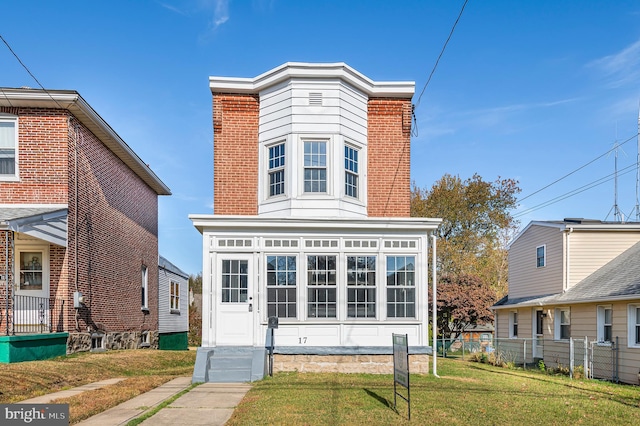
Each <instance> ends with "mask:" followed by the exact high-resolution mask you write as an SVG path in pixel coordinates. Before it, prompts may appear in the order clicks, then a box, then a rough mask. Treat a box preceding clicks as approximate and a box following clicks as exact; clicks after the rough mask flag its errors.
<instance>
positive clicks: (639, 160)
mask: <svg viewBox="0 0 640 426" xmlns="http://www.w3.org/2000/svg"><path fill="white" fill-rule="evenodd" d="M636 138H637V140H638V151H637V157H636V222H640V201H639V200H640V101H638V135H636Z"/></svg>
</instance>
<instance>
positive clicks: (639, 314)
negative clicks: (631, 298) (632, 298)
mask: <svg viewBox="0 0 640 426" xmlns="http://www.w3.org/2000/svg"><path fill="white" fill-rule="evenodd" d="M627 309H628V312H627V324H628V325H627V328H628V334H627V340H628V343H627V346H629V347H631V348H640V305H628V308H627Z"/></svg>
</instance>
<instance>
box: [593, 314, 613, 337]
mask: <svg viewBox="0 0 640 426" xmlns="http://www.w3.org/2000/svg"><path fill="white" fill-rule="evenodd" d="M596 309H597V311H596V322H597V330H596V336H597V337H596V340H597V342H598V344H599V345H611V341H610V340H604V334H605V333H604V327H605V325H607V324H606V323H605V309H613V308H612V307H611V305H598V306H597V307H596ZM611 315H612V319H611V322H612V324H609V326H613V311H612V312H611ZM611 338H612V339H613V333H612V335H611Z"/></svg>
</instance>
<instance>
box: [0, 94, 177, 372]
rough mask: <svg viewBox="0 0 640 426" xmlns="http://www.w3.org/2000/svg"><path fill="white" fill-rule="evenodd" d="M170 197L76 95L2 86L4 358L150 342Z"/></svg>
mask: <svg viewBox="0 0 640 426" xmlns="http://www.w3.org/2000/svg"><path fill="white" fill-rule="evenodd" d="M169 194H170V191H169V188H167V186H166V185H165V184H164V183H163V182H162V181H161V180H160V179H159V178H158V177H157V176H156V175H155V174H154V173H153V171H152V170H151V169H150V168H149V167H148V165H146V164H145V163H144V162H143V161H142V160H141V159H140V158H139V157H138V156H137V155H136V154H135V153H134V152H133V151H132V150H131V148H130V147H129V146H128V145H127V144H126V143H125V142H124V141H123V140H122V139H121V138H120V137H119V136H118V135H117V134H116V133H115V132H114V130H113V129H112V128H111V127H110V126H109V125H108V124H107V123H106V122H105V121H104V120H103V119H102V118H101V117H100V116H99V115H98V114H97V113H96V112H95V111H94V110H93V109H92V108H91V106H90V105H89V104H87V103H86V101H85V100H84V99H83V98H82V97H81V96H80V95H79V94H78V93H77V92H75V91H61V90H49V91H44V90H34V89H9V88H3V89H0V336H2V337H0V350H1V351H2V352H0V361H13V360H18V361H20V360H23V359H29V357H32V356H36V357H46V356H50V355H58V354H59V353H60V351H61V348H62V349H65V348H66V350H62V352H63V353H64V352H76V351H84V350H90V349H94V350H95V349H118V348H136V347H139V346H156V345H157V331H158V285H157V283H158V195H169ZM61 342H63V345H61ZM25 347H26V348H29V347H37V348H39V350H38V351H31V353H30V354H29V353H28V351H21V350H19V348H25ZM47 348H48V349H47ZM2 357H3V358H2Z"/></svg>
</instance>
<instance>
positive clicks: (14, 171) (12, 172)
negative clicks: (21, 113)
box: [0, 114, 18, 180]
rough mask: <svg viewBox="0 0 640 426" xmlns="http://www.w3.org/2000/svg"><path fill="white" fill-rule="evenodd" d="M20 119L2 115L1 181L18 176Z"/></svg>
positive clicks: (0, 146) (0, 137) (0, 127)
mask: <svg viewBox="0 0 640 426" xmlns="http://www.w3.org/2000/svg"><path fill="white" fill-rule="evenodd" d="M17 159H18V118H17V117H15V116H10V115H3V114H0V180H2V179H3V178H15V177H16V176H18V162H17Z"/></svg>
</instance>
